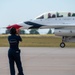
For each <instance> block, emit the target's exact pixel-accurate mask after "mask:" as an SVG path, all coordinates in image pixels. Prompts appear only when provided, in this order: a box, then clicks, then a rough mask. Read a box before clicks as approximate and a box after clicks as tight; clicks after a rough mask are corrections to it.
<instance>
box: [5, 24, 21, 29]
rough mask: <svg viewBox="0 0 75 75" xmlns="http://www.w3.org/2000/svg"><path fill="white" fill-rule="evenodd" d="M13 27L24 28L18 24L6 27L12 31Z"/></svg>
mask: <svg viewBox="0 0 75 75" xmlns="http://www.w3.org/2000/svg"><path fill="white" fill-rule="evenodd" d="M12 27H14V28H16V29H19V28H20V27H22V26H20V25H18V24H14V25H10V26H8V27H6V28H7V29H10V28H12Z"/></svg>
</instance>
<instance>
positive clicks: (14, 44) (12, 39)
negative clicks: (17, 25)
mask: <svg viewBox="0 0 75 75" xmlns="http://www.w3.org/2000/svg"><path fill="white" fill-rule="evenodd" d="M8 41H9V45H10V49H14V50H15V49H16V50H17V49H19V41H22V38H21V37H20V36H17V35H10V36H8Z"/></svg>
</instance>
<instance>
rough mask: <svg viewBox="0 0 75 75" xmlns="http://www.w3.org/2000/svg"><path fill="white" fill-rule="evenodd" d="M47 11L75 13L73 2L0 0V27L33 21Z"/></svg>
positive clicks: (70, 0) (73, 0)
mask: <svg viewBox="0 0 75 75" xmlns="http://www.w3.org/2000/svg"><path fill="white" fill-rule="evenodd" d="M48 11H70V12H71V11H72V12H75V0H0V27H5V26H8V25H9V24H14V23H17V22H23V21H26V20H30V19H33V18H35V17H36V16H38V15H40V14H42V13H44V12H48Z"/></svg>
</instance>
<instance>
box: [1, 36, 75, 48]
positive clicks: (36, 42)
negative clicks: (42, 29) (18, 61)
mask: <svg viewBox="0 0 75 75" xmlns="http://www.w3.org/2000/svg"><path fill="white" fill-rule="evenodd" d="M7 37H8V35H0V47H8V46H9V44H8V40H7ZM21 37H22V39H23V41H22V42H21V43H20V47H59V44H60V42H61V37H56V36H54V35H21ZM66 46H67V47H75V43H66Z"/></svg>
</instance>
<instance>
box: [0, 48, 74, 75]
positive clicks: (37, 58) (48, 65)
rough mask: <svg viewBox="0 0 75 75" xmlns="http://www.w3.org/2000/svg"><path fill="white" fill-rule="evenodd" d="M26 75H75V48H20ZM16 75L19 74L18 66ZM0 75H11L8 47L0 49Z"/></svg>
mask: <svg viewBox="0 0 75 75" xmlns="http://www.w3.org/2000/svg"><path fill="white" fill-rule="evenodd" d="M20 49H21V60H22V65H23V71H24V75H75V48H58V47H54V48H52V47H20ZM15 69H16V75H17V73H18V71H17V68H16V65H15ZM0 75H10V71H9V63H8V47H0Z"/></svg>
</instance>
